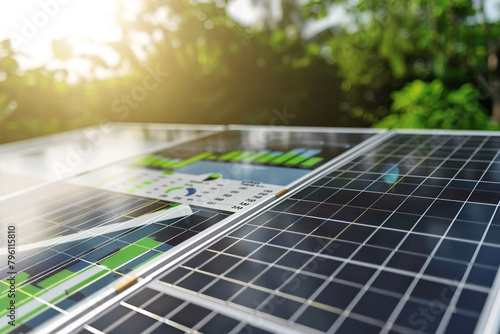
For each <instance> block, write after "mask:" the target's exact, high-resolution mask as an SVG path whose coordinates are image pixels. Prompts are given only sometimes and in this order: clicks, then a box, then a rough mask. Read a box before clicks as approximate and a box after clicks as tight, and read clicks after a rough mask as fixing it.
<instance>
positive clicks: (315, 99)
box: [0, 0, 500, 142]
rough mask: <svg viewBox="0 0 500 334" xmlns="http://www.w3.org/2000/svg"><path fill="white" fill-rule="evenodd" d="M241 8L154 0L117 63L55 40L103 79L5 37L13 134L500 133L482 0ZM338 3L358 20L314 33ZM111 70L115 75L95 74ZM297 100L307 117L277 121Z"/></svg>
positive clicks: (134, 22)
mask: <svg viewBox="0 0 500 334" xmlns="http://www.w3.org/2000/svg"><path fill="white" fill-rule="evenodd" d="M230 2H231V1H230V0H214V1H204V2H197V1H192V0H148V1H143V2H142V9H141V11H140V12H139V13H137V15H135V17H127V18H125V16H122V17H121V18H120V26H121V30H122V35H123V39H122V40H121V41H119V42H113V43H108V44H107V45H105V47H106V48H108V49H109V50H114V51H115V52H117V53H118V54H119V56H120V61H119V62H118V63H117V64H113V65H110V64H109V63H108V62H107V61H106V60H105V59H102V58H101V57H100V56H99V55H96V54H75V52H74V50H73V48H72V47H71V42H70V41H65V40H63V41H54V42H53V43H52V49H53V50H54V59H56V60H57V61H58V62H59V64H65V63H68V62H71V61H76V60H81V61H84V62H86V63H91V64H92V72H93V73H92V75H91V76H93V77H94V79H93V80H90V81H85V80H81V81H80V82H78V83H76V84H68V83H67V80H68V78H69V76H70V73H68V71H67V69H65V67H64V66H63V65H62V66H59V67H57V68H55V67H51V69H50V70H49V69H48V67H42V68H36V69H32V70H28V71H25V70H21V69H20V68H19V65H18V63H17V60H16V59H18V56H19V55H18V54H17V53H16V52H15V51H14V50H12V47H11V46H10V43H9V41H3V42H2V43H1V45H0V142H8V141H12V140H19V139H23V138H28V137H33V136H38V135H42V134H49V133H53V132H58V131H63V130H68V129H73V128H78V127H82V126H86V125H91V124H97V123H99V122H103V121H107V120H112V121H127V122H169V123H243V124H263V125H313V126H370V125H373V124H375V126H378V127H413V128H462V129H492V128H495V126H494V125H493V124H492V123H491V122H490V119H491V118H490V115H491V110H496V109H495V105H496V103H497V102H498V106H499V107H500V79H498V72H499V68H498V64H495V59H497V63H498V57H497V54H498V45H499V44H500V39H499V36H500V24H499V23H498V22H487V21H485V20H484V18H483V15H484V9H483V8H482V7H481V6H480V5H481V4H482V1H479V2H471V1H465V0H456V1H445V0H440V1H430V0H409V1H406V2H404V1H399V0H385V1H383V0H359V1H355V2H352V1H346V0H343V1H340V0H327V1H319V0H309V1H302V2H298V1H295V0H282V1H281V3H282V12H283V13H282V16H281V19H275V18H272V17H267V18H264V19H263V20H262V22H260V24H256V25H255V26H252V27H246V26H241V25H240V24H238V23H237V22H236V21H234V20H233V19H231V18H230V17H228V15H227V13H226V6H229V5H231V4H230ZM253 3H254V4H255V5H256V6H263V8H268V7H269V1H258V0H254V1H253ZM332 6H337V7H341V8H343V10H344V14H343V15H345V16H346V17H348V20H347V21H348V23H345V24H343V25H339V26H334V27H331V28H330V29H326V30H324V31H322V32H320V33H318V34H315V35H314V36H313V37H310V38H304V37H303V36H304V34H303V33H304V26H305V25H306V23H307V22H310V21H315V20H321V19H323V18H325V17H327V16H328V15H329V14H328V13H329V11H331V10H332V8H334V7H332ZM162 13H163V14H162ZM160 14H162V15H163V16H162V15H160ZM138 37H141V38H138ZM144 38H146V40H147V41H148V42H147V43H146V45H145V46H143V47H142V51H143V52H142V53H143V54H146V55H147V56H146V57H144V56H142V57H141V56H139V54H140V52H137V40H138V39H144ZM102 71H108V72H110V73H114V76H112V77H111V78H108V79H95V75H96V74H97V73H98V72H102ZM152 73H156V75H155V74H152ZM153 86H154V88H152V87H153ZM497 95H499V96H498V99H497V100H498V101H497V100H495V97H496V96H497ZM285 106H286V110H287V114H289V115H292V116H293V117H290V118H287V119H281V120H280V123H279V124H271V123H273V122H274V121H273V120H276V117H275V116H276V114H275V112H276V111H277V110H278V111H280V110H283V108H284V107H285ZM498 113H500V110H499V111H498ZM499 117H500V114H499ZM493 120H496V119H495V117H494V118H493Z"/></svg>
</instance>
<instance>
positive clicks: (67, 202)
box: [0, 184, 228, 333]
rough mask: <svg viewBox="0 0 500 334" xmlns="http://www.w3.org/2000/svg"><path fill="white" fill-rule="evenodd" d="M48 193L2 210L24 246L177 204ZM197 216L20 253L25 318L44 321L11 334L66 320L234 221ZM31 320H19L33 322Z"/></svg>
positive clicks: (71, 190) (196, 212)
mask: <svg viewBox="0 0 500 334" xmlns="http://www.w3.org/2000/svg"><path fill="white" fill-rule="evenodd" d="M40 192H43V194H44V195H43V196H41V195H40V193H34V194H30V195H29V196H24V197H21V200H17V201H11V202H7V203H6V204H2V205H0V211H1V212H2V213H4V214H5V215H2V217H0V224H1V225H2V226H11V225H15V226H16V228H17V233H18V235H19V239H18V240H17V242H18V243H19V244H22V243H24V242H26V241H29V242H30V243H36V242H43V241H45V240H50V239H55V240H57V238H59V237H64V236H68V235H75V234H77V233H80V232H82V231H89V230H91V229H92V228H95V227H99V226H105V225H109V224H117V223H123V222H126V221H129V220H131V219H134V218H136V217H139V216H142V215H144V214H147V213H149V212H154V211H156V210H158V209H162V208H168V207H169V206H170V205H172V204H173V203H170V202H163V201H157V200H152V199H147V198H141V197H136V196H131V195H120V194H114V193H109V192H104V191H100V190H94V189H87V188H82V187H78V186H73V185H68V184H60V185H57V186H55V187H52V188H48V189H44V190H43V191H40ZM27 203H30V204H27ZM191 208H192V210H193V214H192V215H190V216H189V217H181V218H177V219H174V220H172V219H171V220H166V221H160V222H154V223H151V224H148V225H145V226H139V227H135V228H129V229H126V230H125V229H120V230H118V231H116V232H113V233H107V234H98V235H97V234H96V235H94V236H91V237H88V238H85V239H82V240H78V239H76V241H72V242H61V243H54V244H53V245H50V246H47V247H38V248H34V249H31V250H25V251H23V250H22V248H18V252H17V254H16V269H17V271H18V274H17V275H16V280H17V284H18V286H17V299H16V301H17V302H18V303H23V307H24V308H23V310H31V311H36V312H37V313H39V314H38V315H36V316H35V317H32V318H31V319H29V320H27V321H25V322H24V323H22V324H20V325H18V326H16V327H15V328H14V329H13V331H11V333H27V332H29V331H31V330H32V329H35V328H38V327H39V326H41V325H42V324H43V323H45V322H47V321H48V320H51V319H53V318H54V317H56V316H57V315H59V314H61V313H62V314H64V313H65V311H67V310H68V309H70V308H71V307H73V306H75V305H77V304H78V303H79V302H80V301H82V300H84V299H85V298H87V297H89V296H91V295H92V294H93V293H95V292H96V291H99V290H100V289H102V288H103V287H105V286H106V285H107V284H110V283H112V282H113V281H116V280H118V279H120V278H121V277H122V276H124V275H127V274H128V273H129V272H131V271H132V270H133V269H134V268H136V267H138V266H140V265H142V264H144V263H145V262H147V261H149V260H152V259H153V258H155V257H157V256H159V255H161V254H162V253H164V252H166V251H168V250H169V249H171V248H173V247H174V246H176V245H178V244H180V243H182V242H183V241H185V240H187V239H189V238H190V237H192V236H194V235H196V234H198V233H200V232H201V231H203V230H205V229H207V228H209V227H211V226H213V225H215V224H216V223H217V222H219V221H221V220H223V219H224V218H226V217H227V216H228V214H227V213H224V212H221V211H217V210H209V209H205V208H198V207H195V206H192V207H191ZM6 231H7V229H6V228H5V230H4V231H2V233H1V235H0V238H1V242H3V243H4V244H6V239H7V235H6V233H5V232H6ZM10 271H11V270H10V269H9V267H8V266H7V262H5V263H3V265H2V266H1V268H0V277H1V278H2V279H3V280H5V279H6V278H8V277H9V276H10V275H11V273H10ZM69 283H72V284H71V285H69ZM7 291H8V288H5V287H2V290H1V300H2V303H4V302H6V301H7V302H8V299H7V298H8V297H7ZM2 305H4V304H2ZM28 312H29V311H24V312H23V313H19V314H20V316H26V315H29V313H28Z"/></svg>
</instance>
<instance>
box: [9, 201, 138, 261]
mask: <svg viewBox="0 0 500 334" xmlns="http://www.w3.org/2000/svg"><path fill="white" fill-rule="evenodd" d="M123 200H124V202H125V201H128V200H127V199H126V198H123ZM136 201H137V205H138V206H140V205H142V204H143V203H144V202H143V200H141V199H139V198H138V199H136ZM120 209H122V208H121V207H118V208H116V209H115V210H113V212H115V211H120ZM103 215H105V214H104V213H103ZM112 219H113V218H110V219H108V220H104V221H103V222H101V224H99V225H103V224H106V223H107V222H108V221H109V220H112ZM20 240H21V241H22V240H24V239H20ZM54 246H57V244H56V245H54ZM54 246H52V247H48V249H53V247H54ZM73 246H75V245H73ZM73 246H72V247H73ZM54 251H56V252H57V253H60V252H59V251H57V250H54ZM35 255H36V253H35V254H32V255H31V256H28V257H27V258H24V259H23V261H25V260H28V259H29V258H30V257H32V256H35ZM2 269H4V268H2ZM26 269H28V268H26Z"/></svg>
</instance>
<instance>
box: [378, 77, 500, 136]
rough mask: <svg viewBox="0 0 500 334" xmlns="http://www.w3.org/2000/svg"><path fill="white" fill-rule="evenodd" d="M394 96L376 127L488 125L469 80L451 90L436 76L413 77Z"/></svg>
mask: <svg viewBox="0 0 500 334" xmlns="http://www.w3.org/2000/svg"><path fill="white" fill-rule="evenodd" d="M393 99H394V103H393V104H392V108H391V111H392V113H391V114H390V115H389V116H387V117H386V118H384V119H383V120H381V121H380V122H378V123H377V124H376V126H377V127H380V128H389V129H390V128H398V127H400V128H414V129H425V128H434V129H475V130H485V129H488V128H489V127H490V126H491V125H490V119H489V117H488V116H487V114H486V110H484V108H483V107H482V106H481V105H480V104H479V103H478V101H477V98H476V96H475V88H474V86H473V85H471V84H465V85H463V86H461V87H460V88H459V89H457V90H451V91H450V90H448V89H446V87H445V86H444V84H443V82H442V81H441V80H439V79H436V80H434V81H432V82H430V83H427V82H423V81H421V80H415V81H413V82H411V83H409V84H407V85H406V86H405V87H403V88H402V89H401V90H399V91H396V92H394V93H393Z"/></svg>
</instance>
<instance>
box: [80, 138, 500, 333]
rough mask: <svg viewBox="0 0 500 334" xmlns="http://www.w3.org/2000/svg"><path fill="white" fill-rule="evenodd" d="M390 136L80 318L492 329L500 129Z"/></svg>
mask: <svg viewBox="0 0 500 334" xmlns="http://www.w3.org/2000/svg"><path fill="white" fill-rule="evenodd" d="M383 136H384V135H382V136H381V137H380V140H381V141H379V142H374V143H373V144H372V145H371V146H370V145H368V146H366V147H365V149H364V150H361V151H357V153H353V154H351V155H350V156H349V158H348V159H346V160H344V161H343V162H342V163H341V164H340V163H339V164H336V165H331V166H328V167H327V168H324V169H323V170H322V171H321V172H320V173H317V175H316V177H315V178H313V179H309V180H307V181H306V182H303V183H302V184H301V185H297V186H296V187H295V188H294V190H293V191H291V192H289V193H287V194H285V195H283V196H281V197H280V198H279V200H276V201H271V202H268V204H267V205H266V207H264V208H259V209H258V210H256V211H253V212H249V213H248V214H247V215H240V216H238V219H236V220H234V221H233V224H232V226H227V225H226V229H225V232H224V233H218V234H215V235H214V236H213V237H212V238H211V240H209V241H206V242H205V244H204V245H203V246H202V247H198V248H196V247H194V246H193V249H195V252H193V254H190V255H189V256H186V258H185V259H182V260H180V261H171V263H170V264H167V265H165V266H163V267H161V268H154V269H156V271H155V270H151V271H148V272H146V273H145V274H144V275H143V276H141V278H140V279H138V283H137V284H136V285H135V286H134V287H133V288H132V290H131V292H130V293H129V294H126V295H124V296H123V298H120V299H117V300H116V302H115V303H114V304H113V305H114V306H113V308H112V309H111V310H110V311H109V312H104V311H103V310H100V311H103V312H102V313H100V314H94V315H92V317H90V318H89V319H83V318H82V320H84V321H83V322H81V321H80V323H78V321H77V323H76V324H75V323H74V324H73V326H80V328H81V326H85V330H87V331H90V332H95V333H101V332H105V333H107V331H106V329H110V328H111V329H116V328H118V326H126V325H130V326H132V325H133V324H134V323H136V321H135V320H132V317H133V316H132V313H131V314H130V316H129V317H123V313H120V314H121V315H122V316H121V317H120V318H119V319H117V318H116V317H114V318H113V317H111V314H115V313H113V312H119V311H117V309H121V310H122V308H125V309H127V310H126V311H127V312H129V310H130V311H134V312H136V313H140V314H142V315H146V316H148V317H149V319H148V320H149V321H151V319H156V321H157V323H153V322H151V325H150V326H149V327H147V328H145V329H144V332H145V333H151V332H153V331H154V330H155V329H156V328H159V327H158V326H162V328H164V329H162V330H163V331H164V332H168V331H169V330H172V331H174V329H175V328H177V329H180V330H181V331H199V332H203V333H221V332H224V331H225V332H229V333H243V332H253V333H257V332H259V330H260V331H262V332H286V333H298V332H301V333H318V332H327V333H358V332H363V333H371V332H373V333H378V332H381V333H457V332H463V333H472V332H476V333H485V332H491V333H492V332H497V329H498V327H497V325H498V324H497V323H496V322H495V318H496V312H498V308H495V307H494V306H495V305H496V300H497V295H498V284H499V283H498V282H499V280H498V279H497V277H496V276H497V272H498V267H499V265H500V260H499V259H500V256H499V255H500V247H499V246H500V239H499V236H500V234H499V229H500V213H498V203H499V200H500V192H499V190H500V157H499V154H500V151H499V147H500V137H498V136H497V135H496V134H494V133H492V134H483V133H451V134H450V133H446V132H443V133H434V134H433V133H418V132H416V133H405V132H393V133H392V134H391V135H389V136H386V137H383ZM230 219H231V218H230ZM176 262H177V263H176ZM146 293H150V294H155V296H160V297H158V298H159V299H160V298H167V299H168V298H177V299H178V300H179V301H180V302H184V303H187V304H185V305H192V306H191V308H190V309H189V310H186V311H185V312H181V311H182V308H176V310H177V312H178V313H177V312H176V310H173V311H170V312H167V311H168V310H164V309H162V308H168V307H171V306H172V305H174V306H175V303H174V304H172V303H170V302H157V303H155V300H151V301H148V304H147V305H144V304H140V303H139V302H135V300H136V299H137V298H140V297H141V296H142V297H143V296H144V295H145V294H146ZM131 306H133V307H131ZM148 307H149V309H150V310H151V309H155V308H156V310H157V311H156V312H152V313H153V314H149V313H147V312H146V311H148ZM200 308H202V309H204V310H205V311H204V312H202V311H198V310H200ZM191 310H193V311H191ZM122 312H125V311H124V310H122ZM148 312H150V311H148ZM148 314H149V315H148ZM153 315H154V316H153ZM220 317H229V318H231V319H230V320H229V319H226V320H225V321H221V322H218V320H214V319H220ZM73 320H74V319H73ZM99 322H101V323H102V322H103V323H104V325H101V326H98V325H96V323H99ZM223 324H233V325H234V327H231V328H228V329H222V328H223V327H222V326H223ZM249 325H250V326H253V328H250V329H248V330H244V328H245V327H246V326H249ZM70 326H71V325H70ZM103 326H106V327H103ZM164 326H167V327H164ZM176 326H177V327H176ZM207 326H208V327H207ZM218 326H221V327H218ZM228 326H230V325H228ZM96 327H98V328H96ZM123 328H127V327H123ZM141 330H143V329H141ZM110 332H112V330H111V331H110Z"/></svg>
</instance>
